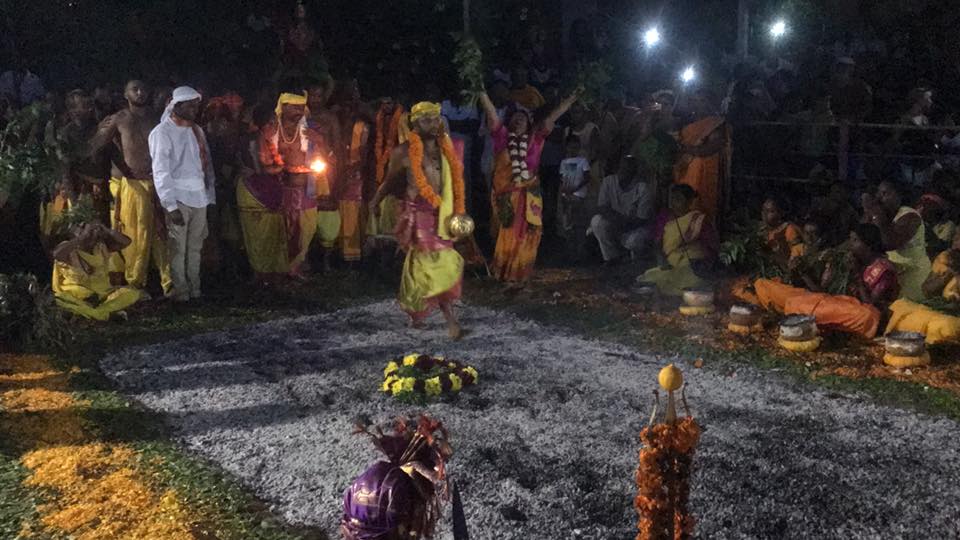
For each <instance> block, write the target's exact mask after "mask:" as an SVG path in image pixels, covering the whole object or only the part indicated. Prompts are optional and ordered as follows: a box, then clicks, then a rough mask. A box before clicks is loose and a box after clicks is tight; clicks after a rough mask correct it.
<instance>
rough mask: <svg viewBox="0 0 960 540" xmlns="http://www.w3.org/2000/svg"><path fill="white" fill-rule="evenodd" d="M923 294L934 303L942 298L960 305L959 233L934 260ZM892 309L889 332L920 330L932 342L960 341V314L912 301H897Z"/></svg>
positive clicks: (888, 325)
mask: <svg viewBox="0 0 960 540" xmlns="http://www.w3.org/2000/svg"><path fill="white" fill-rule="evenodd" d="M923 293H924V294H925V295H926V297H927V299H928V300H929V301H931V302H932V303H940V302H938V300H939V301H941V302H943V301H945V302H948V303H949V304H950V305H957V306H958V307H960V232H957V233H955V234H954V236H953V242H952V243H951V246H950V249H948V250H946V251H944V252H943V253H941V254H940V255H939V256H937V258H936V259H935V260H934V261H933V269H932V270H931V271H930V276H929V277H927V279H926V281H924V283H923ZM890 311H891V315H890V322H889V323H887V332H894V331H901V332H920V333H921V334H923V335H925V336H926V337H927V343H929V344H931V345H932V344H936V343H943V342H960V317H955V316H952V315H948V314H946V313H942V312H940V311H937V310H935V309H933V308H931V307H929V306H924V305H921V304H918V303H915V302H911V301H909V300H897V301H896V302H894V303H893V304H892V305H891V306H890Z"/></svg>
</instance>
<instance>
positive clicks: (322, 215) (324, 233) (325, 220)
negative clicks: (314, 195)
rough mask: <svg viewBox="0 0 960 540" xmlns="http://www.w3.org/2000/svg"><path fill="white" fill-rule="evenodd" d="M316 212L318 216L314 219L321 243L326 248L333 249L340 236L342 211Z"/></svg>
mask: <svg viewBox="0 0 960 540" xmlns="http://www.w3.org/2000/svg"><path fill="white" fill-rule="evenodd" d="M314 213H315V215H316V217H315V218H314V219H313V221H314V223H315V224H316V231H317V237H318V238H319V240H320V245H321V246H323V247H324V249H333V248H334V247H336V245H337V238H340V211H339V210H314ZM301 219H302V218H301Z"/></svg>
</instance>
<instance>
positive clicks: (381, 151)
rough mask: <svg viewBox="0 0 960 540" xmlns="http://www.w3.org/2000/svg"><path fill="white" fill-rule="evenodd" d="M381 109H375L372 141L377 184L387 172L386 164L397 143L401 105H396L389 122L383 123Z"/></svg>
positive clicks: (381, 181) (401, 114)
mask: <svg viewBox="0 0 960 540" xmlns="http://www.w3.org/2000/svg"><path fill="white" fill-rule="evenodd" d="M385 116H386V115H384V114H383V111H382V110H381V111H377V139H376V142H375V143H374V152H375V153H376V158H377V185H378V186H379V185H380V184H382V183H383V178H384V176H386V174H387V164H388V163H389V162H390V153H391V152H393V149H394V147H395V146H396V145H397V141H398V137H399V133H400V118H401V117H402V116H403V107H401V106H400V105H397V106H396V107H395V108H394V109H393V116H392V117H390V124H389V125H384V120H385Z"/></svg>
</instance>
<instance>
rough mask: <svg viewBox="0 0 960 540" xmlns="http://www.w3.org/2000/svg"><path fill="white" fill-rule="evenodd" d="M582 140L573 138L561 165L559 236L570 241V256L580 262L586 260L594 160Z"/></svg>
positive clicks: (569, 139) (567, 141) (567, 142)
mask: <svg viewBox="0 0 960 540" xmlns="http://www.w3.org/2000/svg"><path fill="white" fill-rule="evenodd" d="M580 146H581V144H580V137H578V136H576V135H569V136H568V137H567V139H566V141H565V146H564V159H563V161H561V162H560V196H559V197H558V198H557V236H559V237H560V238H562V239H564V240H565V241H566V244H565V245H566V255H567V257H569V258H572V259H573V260H574V262H577V261H579V260H581V259H582V257H583V246H584V237H585V235H586V230H587V225H588V224H589V221H590V209H589V208H587V196H588V192H589V186H590V161H589V160H587V158H585V157H583V156H582V155H581V152H580V150H581V148H580Z"/></svg>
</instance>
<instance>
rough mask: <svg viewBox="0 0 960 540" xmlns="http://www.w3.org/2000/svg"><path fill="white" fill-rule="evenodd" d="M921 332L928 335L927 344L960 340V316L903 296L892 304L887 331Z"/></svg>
mask: <svg viewBox="0 0 960 540" xmlns="http://www.w3.org/2000/svg"><path fill="white" fill-rule="evenodd" d="M890 332H919V333H921V334H923V335H925V336H926V337H927V344H928V345H934V344H937V343H946V342H952V343H957V342H960V317H953V316H951V315H947V314H945V313H940V312H939V311H934V310H932V309H930V308H928V307H926V306H922V305H920V304H917V303H915V302H911V301H910V300H906V299H903V298H901V299H900V300H897V301H896V302H894V303H892V304H890V322H888V323H887V331H886V333H887V334H889V333H890Z"/></svg>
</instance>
